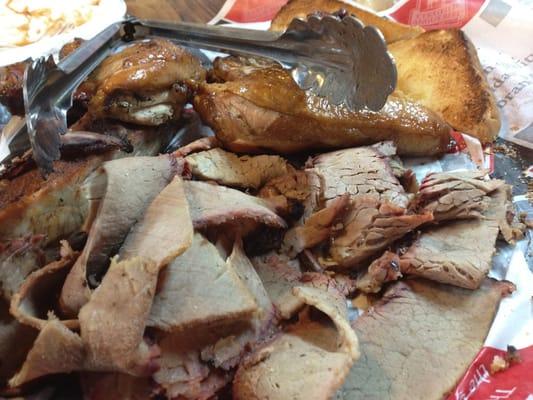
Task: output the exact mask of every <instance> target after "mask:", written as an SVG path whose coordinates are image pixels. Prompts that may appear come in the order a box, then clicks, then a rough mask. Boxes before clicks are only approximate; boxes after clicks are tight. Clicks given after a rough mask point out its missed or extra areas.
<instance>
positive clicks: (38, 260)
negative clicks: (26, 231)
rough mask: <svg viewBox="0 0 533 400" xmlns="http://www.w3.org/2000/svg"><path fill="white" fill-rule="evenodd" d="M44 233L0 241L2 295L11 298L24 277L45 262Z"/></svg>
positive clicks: (0, 290)
mask: <svg viewBox="0 0 533 400" xmlns="http://www.w3.org/2000/svg"><path fill="white" fill-rule="evenodd" d="M44 240H45V236H44V235H30V236H26V237H23V238H19V239H11V240H6V241H4V242H0V296H3V297H4V299H5V300H8V301H9V300H10V299H11V297H12V296H13V294H14V293H16V292H17V291H18V290H19V288H20V285H21V284H22V282H24V279H26V277H27V276H28V275H29V274H30V273H31V272H32V271H35V270H36V269H38V268H40V267H42V266H43V265H44V263H45V255H44V251H43V242H44Z"/></svg>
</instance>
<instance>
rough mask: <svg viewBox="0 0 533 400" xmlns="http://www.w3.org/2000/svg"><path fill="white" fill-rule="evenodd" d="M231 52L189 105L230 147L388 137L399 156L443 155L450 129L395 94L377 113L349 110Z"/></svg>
mask: <svg viewBox="0 0 533 400" xmlns="http://www.w3.org/2000/svg"><path fill="white" fill-rule="evenodd" d="M264 64H265V63H264V62H262V61H248V60H244V59H242V58H241V59H237V58H233V57H229V58H228V59H224V60H218V61H217V62H215V65H214V72H213V76H214V77H215V78H217V79H218V80H223V81H225V82H224V83H212V84H203V85H200V88H199V90H198V93H197V95H196V96H195V98H194V106H195V109H196V110H197V111H198V112H199V113H200V115H201V117H202V119H203V120H204V122H206V123H207V124H208V125H209V126H211V127H212V128H213V130H214V131H215V134H216V136H217V138H218V139H220V141H221V142H223V144H224V146H225V147H227V148H229V149H230V150H233V151H242V152H258V151H264V150H270V151H276V152H279V153H285V154H287V153H294V152H298V151H303V150H313V149H319V148H321V149H324V148H341V147H352V146H361V145H366V144H371V143H376V142H379V141H382V140H393V141H394V142H395V143H396V145H397V147H398V153H399V154H403V155H413V156H417V155H433V154H439V153H443V152H444V151H445V150H446V149H447V147H448V145H449V142H450V135H449V132H450V128H449V127H448V125H446V123H444V122H443V121H442V120H441V119H440V118H439V117H438V116H437V115H436V114H434V113H433V112H431V111H429V110H428V109H426V108H424V107H423V106H421V105H419V104H417V103H413V102H411V101H409V100H406V99H403V98H400V97H392V96H391V97H390V98H389V100H388V101H387V103H386V104H385V107H384V108H383V109H382V110H381V111H379V112H373V111H370V110H361V111H357V112H354V111H350V110H348V109H347V108H345V107H343V106H335V105H332V104H330V103H328V102H327V100H324V99H322V98H318V97H316V96H313V95H309V94H306V93H305V92H304V91H302V90H301V89H300V88H299V87H298V86H297V85H296V83H295V82H294V81H293V79H292V77H291V76H290V74H289V73H288V72H287V71H285V70H283V69H282V68H281V67H280V66H277V65H274V64H270V63H267V65H268V66H265V67H263V65H264Z"/></svg>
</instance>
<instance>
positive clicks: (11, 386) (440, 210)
mask: <svg viewBox="0 0 533 400" xmlns="http://www.w3.org/2000/svg"><path fill="white" fill-rule="evenodd" d="M206 143H208V142H207V141H205V140H203V139H202V140H201V141H200V142H198V143H196V144H192V145H189V146H187V147H186V148H183V149H180V150H178V151H177V152H175V153H174V154H172V155H163V156H152V157H135V158H121V159H115V160H111V161H105V162H103V163H100V166H99V167H98V168H97V169H96V170H95V171H94V172H92V175H91V179H89V180H87V178H85V177H84V179H85V183H84V185H85V187H84V190H86V191H88V192H89V193H91V195H90V196H89V197H88V199H89V200H88V201H87V205H86V206H85V207H86V209H85V210H83V211H82V214H81V215H80V218H81V217H83V221H84V226H85V227H86V228H85V232H86V240H83V241H82V244H81V245H80V244H79V243H78V242H79V240H78V241H77V240H76V238H75V237H72V238H70V239H67V240H63V241H62V242H61V246H60V248H59V252H58V253H55V254H52V255H50V254H45V253H46V252H45V251H44V250H43V249H44V246H43V242H46V240H47V237H49V236H46V235H37V234H33V233H32V230H31V229H29V228H25V230H23V229H22V228H19V231H20V233H24V234H25V235H26V236H23V239H12V240H6V241H3V242H2V243H1V246H2V247H1V259H0V262H1V268H0V274H2V277H3V278H2V280H1V282H2V286H1V289H2V292H1V293H2V297H3V300H2V303H1V304H0V307H1V308H0V317H1V318H0V358H1V360H2V362H1V364H0V379H2V380H3V382H4V384H5V386H6V389H5V390H4V392H5V393H7V394H9V393H16V391H24V390H29V389H27V388H32V387H35V383H36V382H37V383H38V382H42V381H43V380H44V381H46V379H47V378H46V377H48V376H51V375H56V374H68V373H75V374H77V375H76V376H79V378H80V384H81V388H82V390H83V393H84V396H85V398H86V399H146V398H151V397H154V398H156V397H157V398H168V399H212V398H216V397H217V396H220V397H221V398H224V396H232V397H233V398H234V399H239V400H240V399H243V400H244V399H264V400H267V399H269V400H272V399H280V400H282V399H289V398H290V399H305V400H314V399H316V400H325V399H330V398H334V397H335V396H336V397H335V398H338V399H359V398H360V399H363V398H364V399H388V398H390V399H399V398H424V399H431V398H435V399H438V398H442V396H443V395H444V394H445V393H447V392H448V391H450V390H451V389H453V386H454V385H455V383H456V382H457V380H458V379H459V378H460V376H461V374H462V373H463V372H464V370H465V368H466V367H467V366H468V365H469V363H470V361H471V359H472V358H473V357H474V356H475V354H476V353H477V351H478V349H479V348H480V346H481V344H482V342H483V340H484V337H485V335H486V333H487V331H488V328H489V326H490V324H491V321H492V318H493V316H494V314H495V312H496V310H497V307H498V304H499V300H500V299H501V297H502V296H504V295H506V294H508V293H511V292H512V291H513V289H514V287H513V285H512V284H511V283H509V282H497V281H494V280H492V279H488V278H487V274H488V271H489V269H490V266H491V258H492V255H493V253H494V251H495V242H496V240H497V238H498V236H499V235H501V236H502V237H503V238H505V239H506V240H508V241H513V240H515V239H516V238H517V235H518V234H519V231H518V230H517V229H516V227H515V226H514V225H513V221H512V214H511V213H510V210H511V208H510V189H509V187H508V186H507V185H506V184H505V183H504V182H503V181H500V180H494V179H489V178H487V177H486V175H485V173H483V172H459V173H453V174H451V173H435V174H429V175H428V176H426V178H425V179H424V180H423V181H422V182H421V184H420V185H419V187H418V188H415V190H414V191H413V187H414V186H416V185H412V184H407V183H409V182H410V181H411V179H412V176H411V174H410V172H409V171H406V170H405V169H404V168H403V167H402V165H401V162H400V161H399V160H398V159H397V158H396V154H395V147H394V145H393V144H392V142H384V143H378V144H376V145H372V146H368V147H357V148H348V149H343V150H337V151H333V152H329V153H323V154H318V155H315V156H313V157H311V158H309V159H308V161H307V162H306V163H305V165H303V167H302V166H299V167H298V166H296V165H293V164H291V163H290V162H289V161H288V160H286V159H284V158H282V157H280V156H275V155H254V156H250V155H239V154H234V153H230V152H228V151H226V150H224V149H222V148H219V147H216V145H217V142H216V141H210V142H209V145H206ZM213 146H214V147H213ZM402 183H403V184H404V185H406V186H405V187H404V185H403V184H402ZM76 190H78V189H76ZM43 195H44V194H43ZM401 278H407V279H402V280H400V279H401ZM398 280H400V281H398ZM393 281H398V282H393ZM431 281H433V282H431ZM450 285H453V286H450ZM454 286H455V287H454ZM473 289H477V290H473ZM380 292H381V293H382V294H383V296H382V297H381V299H380V300H379V301H377V303H375V304H374V305H373V306H372V307H370V308H369V309H368V310H366V311H365V312H363V313H362V314H361V315H360V316H359V317H358V318H357V319H355V320H353V318H351V317H350V313H351V311H350V309H349V308H348V307H347V304H349V302H348V301H347V300H349V299H350V298H352V297H354V296H355V295H356V294H359V293H380ZM352 314H353V313H352ZM352 317H353V315H352ZM421 326H424V327H426V326H427V327H428V329H420V327H421ZM457 341H460V342H461V346H460V347H457V346H455V345H454V343H456V342H457ZM13 349H16V351H13ZM401 371H404V372H405V371H408V373H400V372H401ZM441 372H445V373H441ZM413 376H414V377H416V379H411V377H413ZM434 376H438V379H434V378H433V377H434ZM422 382H423V383H424V384H420V383H422Z"/></svg>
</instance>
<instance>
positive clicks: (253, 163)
mask: <svg viewBox="0 0 533 400" xmlns="http://www.w3.org/2000/svg"><path fill="white" fill-rule="evenodd" d="M186 160H187V162H188V163H189V165H190V167H191V170H192V174H193V176H194V177H197V178H199V179H202V180H208V181H215V182H217V183H219V184H222V185H226V186H232V187H239V188H252V189H259V188H260V187H261V186H263V184H265V182H267V181H269V180H270V179H273V178H276V177H278V176H281V175H285V174H287V173H289V172H291V171H292V170H293V168H292V167H291V166H290V164H289V163H288V162H287V161H286V160H285V159H283V158H282V157H280V156H274V155H259V156H240V157H239V156H237V155H236V154H233V153H229V152H227V151H224V150H222V149H219V148H217V149H211V150H208V151H202V152H200V153H194V154H191V155H189V156H187V157H186Z"/></svg>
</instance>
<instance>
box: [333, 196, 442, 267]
mask: <svg viewBox="0 0 533 400" xmlns="http://www.w3.org/2000/svg"><path fill="white" fill-rule="evenodd" d="M432 218H433V217H432V215H431V213H427V214H410V213H408V212H407V210H406V209H405V208H402V207H397V206H395V205H393V204H391V203H389V202H381V201H380V200H379V199H378V198H377V197H376V196H374V195H361V196H357V197H356V198H355V199H354V200H352V206H351V209H350V211H349V212H348V215H347V217H346V218H345V219H344V230H343V231H342V233H340V234H339V235H338V236H337V237H336V238H334V240H333V241H332V244H331V247H330V250H329V254H330V256H331V260H332V261H331V262H328V264H325V266H326V267H335V268H360V267H361V266H363V265H364V262H365V261H367V260H368V259H369V257H371V256H373V255H375V254H377V253H379V252H380V251H383V250H384V249H385V248H386V247H387V246H389V245H390V244H391V243H393V242H394V241H395V240H397V239H400V238H401V237H403V236H404V235H405V234H406V233H408V232H410V231H412V230H414V229H416V228H417V227H418V226H420V225H422V224H424V223H426V222H429V221H431V220H432Z"/></svg>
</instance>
